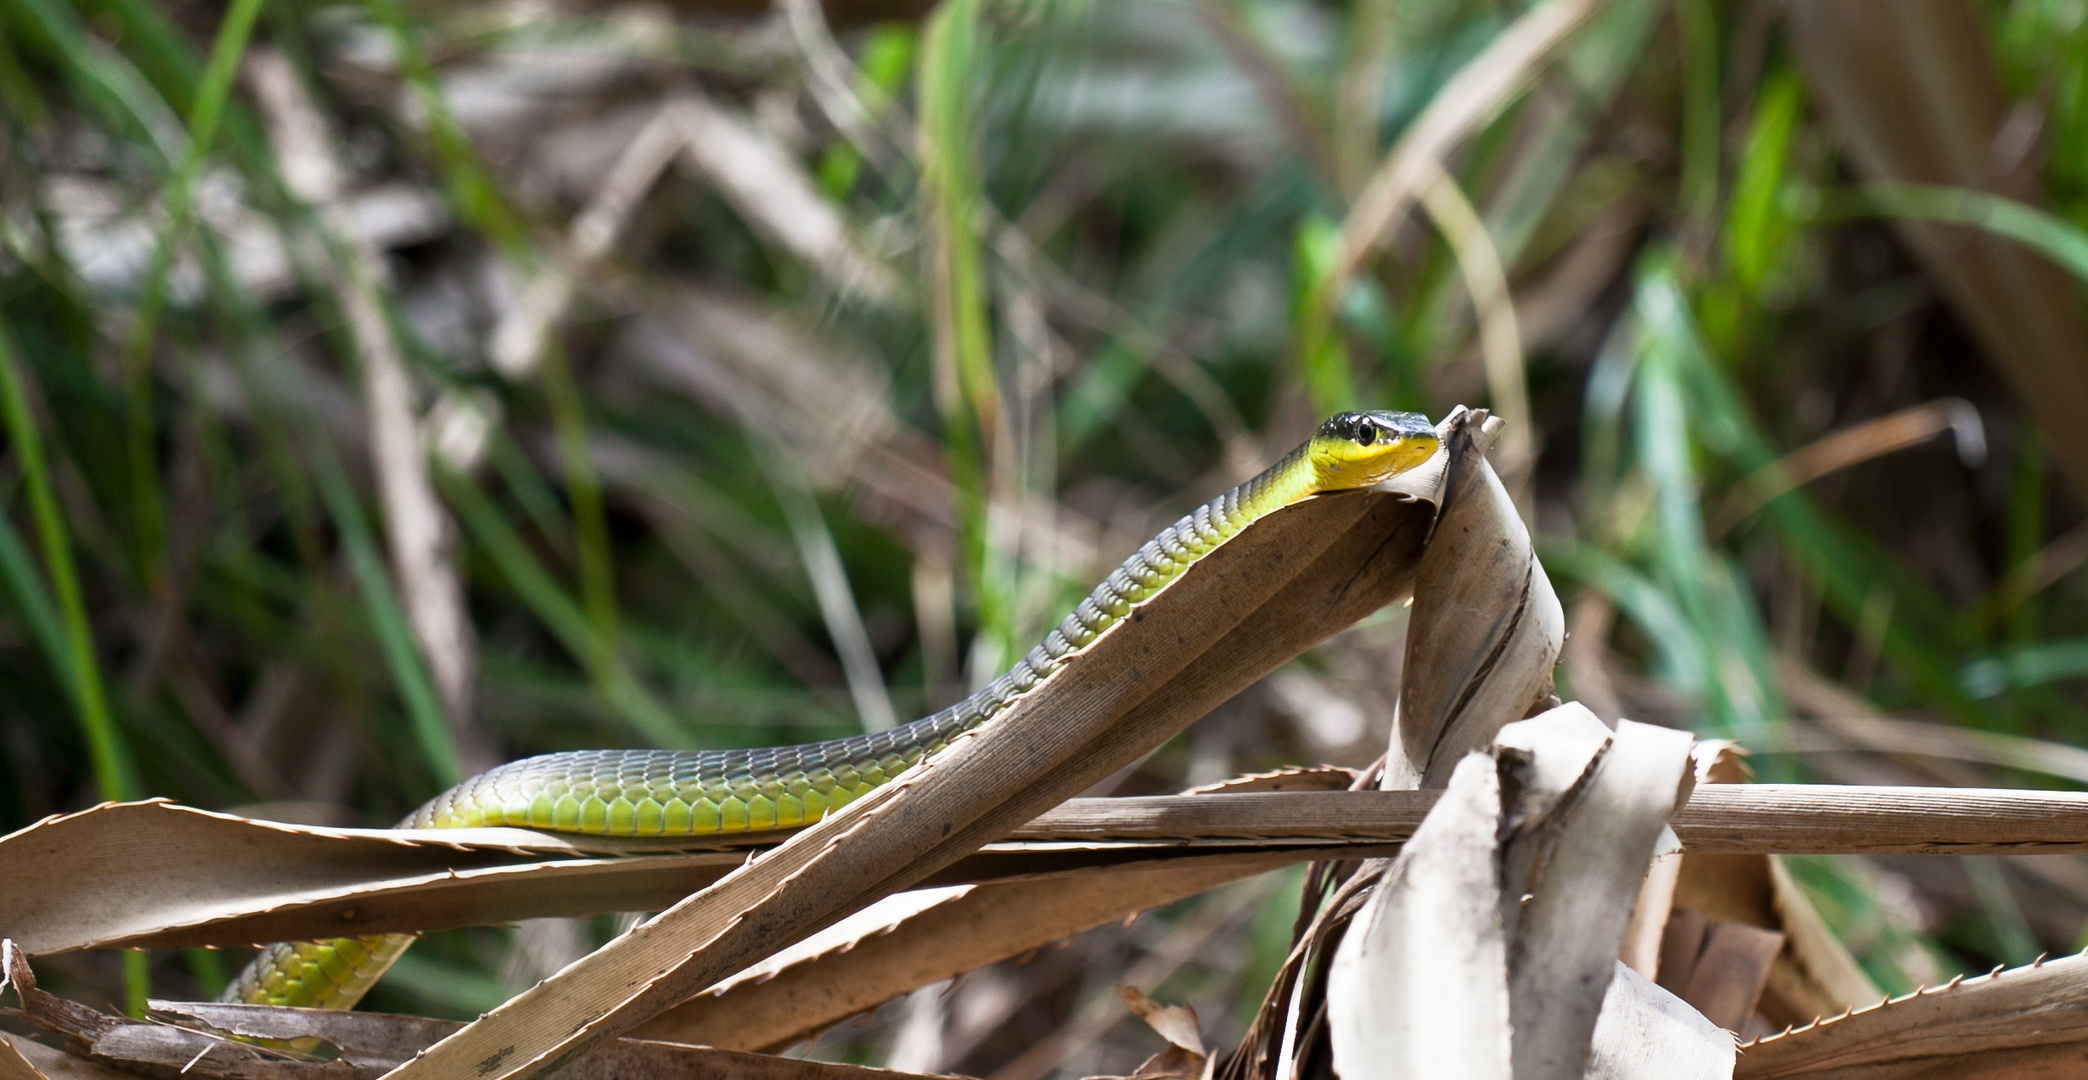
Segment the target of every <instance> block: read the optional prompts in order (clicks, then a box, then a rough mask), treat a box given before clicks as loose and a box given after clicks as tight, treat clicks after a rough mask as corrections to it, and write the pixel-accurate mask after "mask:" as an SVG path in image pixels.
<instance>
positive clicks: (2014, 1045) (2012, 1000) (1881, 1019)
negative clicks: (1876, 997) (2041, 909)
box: [1734, 956, 2088, 1080]
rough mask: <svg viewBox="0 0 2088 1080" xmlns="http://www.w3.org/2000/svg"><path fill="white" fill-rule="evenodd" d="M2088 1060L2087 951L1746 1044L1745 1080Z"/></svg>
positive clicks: (2005, 1073)
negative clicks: (2084, 953)
mask: <svg viewBox="0 0 2088 1080" xmlns="http://www.w3.org/2000/svg"><path fill="white" fill-rule="evenodd" d="M2084 1065H2088V957H2081V956H2069V957H2066V958H2064V959H2061V960H2054V961H2051V962H2050V963H2042V964H2032V965H2030V966H2029V967H2020V968H2015V969H2013V970H2010V971H1996V972H1995V973H1993V974H1992V975H1989V976H1979V977H1975V978H1970V979H1952V980H1951V981H1950V983H1949V984H1948V985H1946V986H1939V987H1934V988H1923V989H1921V990H1918V991H1916V992H1915V993H1912V994H1908V995H1906V996H1904V997H1900V998H1894V999H1891V1000H1889V1001H1884V1002H1882V1003H1879V1004H1873V1005H1871V1006H1870V1007H1868V1008H1865V1009H1862V1010H1851V1011H1849V1012H1847V1013H1844V1014H1843V1015H1840V1016H1837V1017H1834V1018H1832V1019H1827V1020H1821V1021H1818V1022H1816V1023H1814V1024H1811V1025H1808V1026H1807V1027H1804V1028H1799V1029H1797V1030H1793V1031H1787V1032H1785V1033H1784V1034H1781V1035H1776V1036H1773V1037H1770V1038H1766V1039H1760V1040H1757V1041H1755V1042H1752V1043H1748V1044H1746V1045H1744V1046H1742V1047H1741V1048H1740V1061H1739V1065H1738V1067H1737V1069H1736V1070H1735V1071H1734V1075H1735V1076H1737V1077H1741V1078H1744V1080H1770V1078H1775V1077H1828V1076H1832V1077H1835V1078H1836V1080H1888V1078H1889V1080H1930V1078H1935V1080H1941V1078H1943V1077H1951V1078H1953V1080H1958V1078H1969V1080H2001V1078H2015V1077H2035V1076H2075V1075H2079V1074H2080V1071H2081V1069H2082V1068H2083V1066H2084Z"/></svg>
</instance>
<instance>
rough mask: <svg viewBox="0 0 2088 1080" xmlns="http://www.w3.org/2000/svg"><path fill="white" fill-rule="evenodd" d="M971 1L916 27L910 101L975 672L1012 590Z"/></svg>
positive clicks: (1005, 617) (992, 657) (977, 41)
mask: <svg viewBox="0 0 2088 1080" xmlns="http://www.w3.org/2000/svg"><path fill="white" fill-rule="evenodd" d="M985 49H986V43H985V40H984V31H983V30H982V28H981V26H980V14H979V0H945V2H944V3H943V4H942V5H940V6H939V7H937V8H936V10H935V13H934V14H933V15H931V16H929V19H928V23H927V26H926V28H925V29H924V30H923V31H922V34H921V45H920V63H919V68H918V72H917V77H916V89H915V93H916V95H917V97H918V99H919V102H920V148H919V149H920V159H921V203H922V214H923V217H924V218H925V219H926V221H927V222H928V225H929V229H928V231H929V235H930V242H929V245H928V261H929V273H930V278H931V281H932V288H931V290H930V292H931V296H930V300H929V305H930V312H929V323H930V328H931V331H932V337H933V341H934V351H935V376H934V390H935V393H934V397H935V404H936V409H937V411H939V412H940V413H941V414H942V422H943V441H944V445H945V450H946V452H947V454H948V456H949V469H950V480H951V482H952V484H953V485H954V486H955V487H956V489H957V519H958V539H959V542H960V544H961V545H962V548H963V553H964V566H965V569H966V572H967V573H968V575H969V577H970V580H971V583H972V588H973V593H974V596H975V597H976V600H977V605H978V616H979V618H978V621H979V639H978V641H977V642H976V643H975V647H974V651H973V655H974V661H975V667H977V668H979V669H980V670H985V669H992V668H997V667H998V666H999V662H1000V660H1002V659H1003V655H1002V654H1005V653H1009V652H1012V651H1013V648H1014V645H1013V635H1014V616H1015V612H1014V597H1013V596H1012V595H1011V594H1010V591H1009V589H1008V587H1007V586H1008V576H1007V575H1001V574H996V573H994V572H993V570H992V567H994V566H995V565H996V564H998V563H1000V562H1002V561H1003V560H1001V559H999V558H997V557H996V555H995V553H993V552H992V551H990V550H988V548H989V544H990V543H991V538H990V537H989V536H988V535H987V529H986V509H987V502H988V490H987V485H988V472H989V468H990V465H989V455H992V454H995V453H997V452H998V450H999V446H1000V443H999V440H1000V439H1001V438H1002V437H1003V436H1004V435H1005V434H1006V432H1005V431H1004V430H1003V429H1004V427H1005V417H1004V415H1003V410H1002V407H1001V392H1000V386H999V380H998V378H997V377H996V376H995V373H994V362H993V332H992V328H991V326H990V323H989V320H988V316H987V308H986V285H985V270H984V266H983V259H982V256H981V253H980V250H979V233H980V230H981V229H982V227H983V225H984V214H983V213H982V212H981V209H980V206H981V203H982V201H983V200H984V198H985V194H984V192H983V191H982V190H981V186H980V180H979V167H978V160H977V149H976V144H977V138H976V132H975V131H974V113H975V103H976V100H977V97H978V86H979V82H980V77H981V74H982V69H983V66H984V62H985V57H984V52H985Z"/></svg>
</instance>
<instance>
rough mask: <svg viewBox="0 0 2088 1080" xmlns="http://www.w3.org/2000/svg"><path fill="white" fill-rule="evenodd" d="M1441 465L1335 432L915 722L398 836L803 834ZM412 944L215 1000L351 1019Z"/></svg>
mask: <svg viewBox="0 0 2088 1080" xmlns="http://www.w3.org/2000/svg"><path fill="white" fill-rule="evenodd" d="M1435 450H1436V433H1435V429H1434V428H1433V427H1432V426H1430V424H1429V423H1428V419H1427V417H1424V416H1421V415H1419V414H1418V413H1388V412H1363V413H1342V414H1340V415H1338V416H1335V417H1333V418H1332V419H1330V420H1328V421H1327V422H1326V423H1324V424H1322V425H1320V428H1319V430H1318V432H1317V433H1315V434H1314V435H1313V437H1312V438H1311V439H1309V440H1307V441H1306V442H1305V443H1304V444H1303V445H1301V446H1299V447H1298V448H1297V449H1296V450H1293V451H1292V452H1291V453H1290V454H1288V455H1286V456H1285V457H1284V458H1283V460H1281V461H1279V462H1277V463H1276V464H1275V465H1273V466H1271V467H1270V468H1269V469H1267V470H1266V471H1264V472H1263V473H1261V475H1259V476H1256V477H1255V478H1253V479H1252V480H1249V481H1247V482H1246V483H1244V484H1241V485H1240V486H1239V487H1236V488H1234V489H1232V490H1231V491H1228V492H1226V493H1225V494H1223V495H1220V496H1218V497H1217V498H1215V499H1212V500H1211V501H1210V502H1208V503H1205V504H1204V505H1202V506H1200V507H1198V508H1197V509H1196V510H1195V511H1194V512H1193V513H1191V514H1189V515H1187V516H1185V517H1183V518H1182V519H1181V520H1180V521H1177V522H1175V523H1174V524H1173V525H1171V526H1169V527H1168V528H1167V529H1165V530H1164V531H1162V532H1161V533H1160V535H1158V536H1156V537H1154V538H1153V539H1152V540H1150V541H1147V542H1146V544H1145V546H1144V547H1141V548H1139V549H1138V551H1137V552H1136V553H1134V554H1133V555H1132V556H1131V557H1130V558H1128V559H1125V560H1124V563H1123V565H1121V566H1119V567H1117V568H1116V570H1114V571H1112V572H1111V573H1110V575H1109V576H1108V577H1107V578H1106V579H1104V580H1103V582H1102V583H1101V584H1100V585H1097V586H1096V587H1095V590H1094V591H1093V592H1092V593H1089V594H1088V596H1087V599H1085V600H1082V601H1081V602H1080V605H1079V606H1078V607H1076V608H1075V609H1074V610H1073V613H1072V614H1071V615H1068V616H1066V618H1065V620H1064V621H1063V622H1061V623H1059V625H1058V627H1057V628H1056V629H1054V630H1052V631H1051V632H1050V633H1049V634H1047V635H1045V637H1044V640H1043V642H1041V643H1040V644H1038V645H1037V647H1036V648H1034V649H1032V650H1030V652H1029V655H1027V656H1025V657H1023V658H1022V659H1021V660H1020V661H1018V662H1017V663H1016V664H1015V666H1014V667H1012V668H1010V669H1009V670H1008V671H1007V673H1006V674H1003V675H1002V676H1001V677H1000V678H998V679H995V680H994V681H993V683H992V684H991V685H989V686H987V687H986V688H984V689H982V690H980V691H979V692H978V693H976V694H973V695H972V696H971V697H969V698H966V699H965V700H964V701H961V702H959V703H958V704H956V705H953V706H951V707H949V708H947V709H944V710H942V711H941V712H938V713H935V714H934V715H932V716H926V717H923V718H921V719H919V720H916V721H914V722H913V723H910V724H906V725H904V726H902V727H897V728H893V729H891V730H889V731H880V732H875V733H872V734H867V735H856V736H852V737H850V738H846V739H833V740H830V741H827V742H818V743H806V744H804V745H800V746H778V747H769V748H765V749H758V750H582V751H573V752H568V753H561V754H545V755H542V756H540V757H533V758H529V759H527V760H523V761H517V762H512V763H510V764H507V765H502V766H500V767H498V768H495V769H491V770H488V771H487V772H484V773H481V774H480V775H478V776H475V777H472V778H471V779H468V780H466V781H464V782H463V783H461V784H458V785H457V786H456V787H453V788H451V789H450V790H448V791H445V792H443V793H442V794H440V795H437V796H436V797H435V798H434V799H432V800H430V801H429V802H428V804H427V805H426V806H423V807H421V808H420V809H419V810H416V811H414V813H413V814H412V816H410V817H408V818H407V819H406V820H405V821H403V822H400V823H399V827H400V828H413V829H427V828H436V829H444V828H468V827H471V826H479V825H508V826H518V827H523V828H532V829H548V830H555V831H558V832H575V833H591V834H595V835H602V836H710V835H717V834H722V833H739V832H758V831H763V830H770V829H789V828H795V827H798V826H803V825H810V824H812V823H813V822H816V821H818V820H819V819H820V818H822V817H824V816H826V815H827V814H828V813H830V812H832V811H834V810H837V809H839V808H840V807H843V806H846V805H847V804H848V803H849V802H850V801H852V800H854V799H857V798H859V797H861V796H862V795H864V794H865V793H867V792H869V791H870V790H871V789H873V788H875V787H877V786H878V785H880V784H883V783H885V782H886V781H888V780H891V779H892V778H893V777H896V776H898V775H899V774H900V773H902V772H905V771H906V770H907V769H909V768H911V767H912V766H913V765H915V764H916V763H918V762H920V761H921V760H922V759H923V758H926V757H928V756H929V755H931V754H933V753H935V752H936V751H938V750H941V749H942V748H943V747H944V746H946V745H948V743H949V741H950V740H951V739H953V738H955V737H956V736H957V735H958V734H960V733H962V732H966V731H970V730H972V729H974V728H976V727H978V726H979V725H981V724H984V723H986V722H987V721H989V720H991V719H993V718H994V717H995V716H997V715H999V714H1000V712H1001V711H1002V710H1004V709H1006V708H1007V707H1008V705H1009V704H1010V703H1011V702H1013V701H1015V700H1016V699H1017V698H1020V697H1021V696H1022V695H1024V694H1026V693H1028V692H1030V691H1031V690H1034V689H1036V687H1037V686H1039V685H1040V684H1042V683H1043V682H1044V681H1045V680H1046V679H1049V678H1051V677H1052V676H1053V675H1054V674H1056V673H1057V672H1058V671H1059V670H1060V669H1061V668H1063V667H1065V666H1066V664H1068V663H1069V662H1071V661H1072V660H1073V659H1074V658H1075V657H1077V656H1079V655H1080V653H1081V652H1082V651H1083V650H1085V649H1086V648H1087V647H1088V646H1089V645H1091V644H1093V643H1094V641H1095V640H1096V639H1097V638H1099V637H1101V636H1102V634H1103V633H1104V632H1105V631H1107V630H1108V629H1109V628H1110V627H1112V626H1114V625H1116V624H1117V623H1118V622H1119V621H1121V620H1123V619H1124V618H1125V617H1126V616H1128V615H1130V613H1131V611H1132V609H1133V608H1136V607H1137V606H1138V605H1140V604H1142V603H1145V602H1146V601H1147V600H1149V599H1151V598H1152V597H1153V596H1154V594H1156V593H1158V592H1159V591H1160V590H1161V589H1163V588H1165V587H1166V586H1167V585H1168V584H1169V583H1171V582H1173V581H1174V580H1175V579H1177V578H1179V577H1180V576H1181V575H1182V573H1183V571H1185V570H1186V569H1188V567H1189V565H1190V564H1191V563H1194V562H1195V561H1196V560H1197V559H1199V558H1201V557H1203V556H1204V555H1205V554H1207V553H1209V552H1210V551H1211V550H1212V549H1214V548H1216V547H1217V546H1218V545H1220V544H1222V543H1224V542H1225V541H1227V540H1229V539H1231V538H1232V537H1233V536H1235V535H1237V534H1238V533H1239V532H1240V531H1241V530H1242V529H1245V528H1246V527H1247V526H1248V525H1250V524H1252V523H1253V522H1254V521H1256V520H1257V519H1259V518H1262V517H1264V516H1266V515H1268V514H1270V513H1273V512H1275V511H1277V510H1280V509H1282V508H1283V507H1286V506H1289V505H1291V504H1292V503H1295V502H1298V501H1300V500H1302V499H1305V498H1308V497H1310V496H1312V495H1316V494H1319V493H1321V492H1328V491H1341V490H1348V489H1353V488H1361V487H1368V486H1370V485H1373V484H1377V483H1380V482H1382V481H1384V480H1386V479H1389V478H1390V477H1392V476H1395V475H1397V474H1399V473H1401V472H1405V471H1406V470H1408V469H1411V468H1413V467H1414V466H1416V465H1418V464H1420V463H1421V462H1423V461H1425V460H1427V459H1428V458H1429V457H1430V456H1431V455H1432V454H1434V453H1435ZM412 943H413V936H412V935H410V934H389V935H374V936H368V937H354V938H336V939H333V940H331V941H304V942H287V943H284V944H279V945H275V946H271V947H270V948H269V949H267V950H265V951H264V952H263V953H262V954H261V955H260V956H259V957H258V958H256V959H255V961H254V962H253V963H252V964H250V965H249V966H248V967H247V969H246V970H245V971H244V972H242V973H241V974H240V976H239V978H238V979H236V980H234V981H233V983H232V985H231V986H230V987H228V988H227V989H226V991H225V993H224V1000H226V1001H246V1002H256V1003H263V1004H273V1005H302V1006H313V1007H320V1008H341V1009H345V1008H349V1007H351V1006H353V1005H354V1004H355V1002H356V1001H358V1000H359V999H361V997H362V995H363V994H364V992H366V991H367V990H369V988H370V986H371V985H372V984H374V983H375V982H376V981H377V978H378V976H380V975H382V974H383V973H384V971H385V969H387V968H389V967H390V966H391V964H392V962H393V961H395V960H397V959H398V957H399V955H400V954H401V953H403V952H405V951H406V948H407V946H409V945H411V944H412Z"/></svg>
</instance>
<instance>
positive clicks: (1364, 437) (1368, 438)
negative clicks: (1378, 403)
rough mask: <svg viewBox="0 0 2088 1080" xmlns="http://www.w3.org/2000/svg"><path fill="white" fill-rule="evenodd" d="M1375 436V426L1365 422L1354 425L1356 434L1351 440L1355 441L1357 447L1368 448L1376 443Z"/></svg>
mask: <svg viewBox="0 0 2088 1080" xmlns="http://www.w3.org/2000/svg"><path fill="white" fill-rule="evenodd" d="M1377 434H1378V433H1377V425H1375V424H1372V423H1371V422H1370V421H1368V420H1365V421H1363V422H1362V423H1360V424H1357V425H1356V434H1355V435H1354V436H1352V438H1354V439H1355V440H1356V445H1357V446H1369V445H1370V444H1371V443H1374V442H1376V441H1377Z"/></svg>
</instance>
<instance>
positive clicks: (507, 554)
mask: <svg viewBox="0 0 2088 1080" xmlns="http://www.w3.org/2000/svg"><path fill="white" fill-rule="evenodd" d="M436 477H437V480H438V482H439V483H440V484H441V486H442V490H443V495H444V497H445V499H446V500H447V501H448V502H449V504H450V506H451V508H452V509H454V510H456V512H457V518H458V520H460V521H462V522H463V523H464V528H465V530H466V531H467V532H468V533H470V535H471V538H472V540H473V542H475V543H476V544H477V545H478V546H479V548H480V550H482V551H484V552H485V553H486V556H487V557H488V558H490V559H492V560H493V565H494V567H495V568H497V569H498V570H499V571H500V573H501V576H502V577H504V578H506V579H507V582H508V584H509V586H511V587H512V588H513V589H514V590H515V592H516V594H517V595H519V596H520V597H521V598H522V602H523V603H524V604H527V605H528V606H529V608H530V610H531V611H533V612H534V613H535V614H536V617H537V618H538V619H540V620H542V622H543V624H544V626H545V627H546V628H548V629H549V630H550V631H551V633H552V636H554V637H556V638H558V640H559V643H560V644H561V645H563V646H565V649H566V651H567V652H568V653H571V654H572V656H573V657H574V659H576V660H578V661H580V664H581V666H582V667H583V668H585V669H586V671H587V674H588V678H589V680H590V681H592V682H593V683H594V686H595V691H596V693H598V694H600V695H601V696H602V700H604V701H606V702H608V703H609V704H610V706H611V707H613V708H615V709H616V711H617V713H618V714H619V715H621V716H622V717H623V718H624V719H625V720H626V721H628V722H629V723H630V724H631V726H632V727H634V728H636V729H637V730H638V731H639V733H640V734H642V735H644V736H645V737H646V738H647V739H650V740H652V742H653V744H654V745H656V746H664V747H674V746H680V745H682V744H683V743H684V742H686V741H687V739H688V732H687V730H686V728H685V726H684V725H683V724H682V723H681V721H680V720H678V719H676V718H675V716H674V714H673V713H672V712H671V711H669V710H668V709H667V707H666V706H665V705H662V704H661V703H660V701H659V699H657V698H655V697H654V696H653V695H652V693H651V692H650V691H648V690H646V689H645V687H644V685H643V684H641V683H640V682H639V681H638V679H637V676H636V675H634V674H632V672H631V670H630V668H629V666H628V665H627V664H626V663H625V662H624V660H623V658H622V656H621V655H619V654H615V653H611V654H608V655H607V656H604V654H603V653H602V651H601V650H600V649H598V648H597V647H596V645H595V639H594V628H593V625H592V624H591V623H590V622H589V620H588V617H587V614H586V612H585V611H584V610H583V609H582V607H581V606H580V605H579V604H576V603H574V602H573V600H572V598H571V597H569V596H567V595H566V592H565V590H564V589H563V588H561V587H560V586H559V584H558V582H557V580H556V579H555V578H553V577H552V576H551V574H550V572H549V571H547V570H545V569H544V565H543V563H541V562H539V561H537V558H536V556H535V555H533V554H531V553H530V551H529V546H528V545H527V544H525V543H524V542H523V540H522V538H521V537H520V536H518V535H516V533H515V530H514V528H513V527H512V526H510V525H509V524H508V523H507V519H505V518H503V517H502V516H501V514H500V510H499V508H498V507H495V506H494V505H493V502H492V500H490V499H488V498H486V495H485V493H484V492H482V491H480V490H479V488H478V485H477V484H475V483H473V482H472V481H471V479H470V478H469V477H465V476H460V475H458V474H457V473H455V472H452V471H450V470H447V469H437V470H436Z"/></svg>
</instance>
